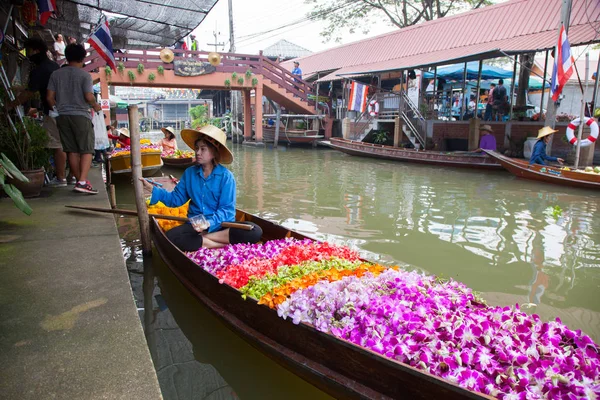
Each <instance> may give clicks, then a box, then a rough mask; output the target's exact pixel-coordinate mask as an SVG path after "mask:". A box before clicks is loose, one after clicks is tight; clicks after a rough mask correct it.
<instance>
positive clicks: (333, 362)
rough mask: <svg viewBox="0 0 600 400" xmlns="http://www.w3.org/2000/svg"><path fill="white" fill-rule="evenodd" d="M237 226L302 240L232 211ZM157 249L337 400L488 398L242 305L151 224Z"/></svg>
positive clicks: (244, 332)
mask: <svg viewBox="0 0 600 400" xmlns="http://www.w3.org/2000/svg"><path fill="white" fill-rule="evenodd" d="M236 220H237V221H252V222H254V223H256V224H258V225H259V226H260V227H261V228H262V230H263V238H262V240H263V241H266V240H272V239H281V238H284V237H294V238H297V239H304V238H306V236H304V235H302V234H300V233H298V232H294V231H291V230H289V229H286V228H284V227H282V226H280V225H276V224H274V223H272V222H269V221H266V220H264V219H261V218H258V217H256V216H254V215H251V214H248V213H245V212H243V211H241V210H237V215H236ZM152 235H153V239H154V243H155V245H156V248H157V250H158V252H159V254H160V256H161V257H162V259H163V260H164V261H165V263H166V264H167V265H168V267H169V268H170V269H171V271H172V272H173V273H174V274H175V276H177V278H178V279H179V280H180V281H181V282H182V283H183V285H184V286H186V288H187V289H188V290H189V291H190V292H191V293H192V294H193V295H194V296H195V297H196V298H197V299H198V300H199V301H200V302H201V303H203V304H204V305H205V306H206V307H207V308H208V309H209V310H211V311H212V312H213V313H214V314H215V315H216V316H217V317H218V318H220V319H221V320H223V321H224V323H225V324H226V325H228V327H229V328H230V329H232V330H233V331H234V332H236V333H237V334H238V335H240V336H241V337H242V338H244V339H245V340H246V341H248V342H249V343H250V344H251V345H253V346H254V347H256V348H257V349H259V350H261V351H262V352H264V353H265V354H266V355H268V356H269V357H271V358H272V359H274V360H275V361H277V362H278V363H280V364H281V365H283V366H284V367H286V368H287V369H289V370H290V371H291V372H293V373H295V374H297V375H298V376H300V377H301V378H303V379H305V380H306V381H308V382H310V383H311V384H313V385H314V386H316V387H318V388H320V389H321V390H323V391H325V392H327V393H329V394H331V395H332V396H334V397H336V398H363V399H364V398H369V399H391V398H393V399H490V397H488V396H486V395H484V394H481V393H476V392H472V391H469V390H467V389H464V388H461V387H459V386H457V385H455V384H453V383H451V382H449V381H446V380H443V379H441V378H438V377H436V376H433V375H431V374H429V373H425V372H422V371H420V370H418V369H416V368H413V367H411V366H408V365H406V364H403V363H399V362H397V361H394V360H391V359H389V358H385V357H383V356H381V355H379V354H377V353H375V352H372V351H370V350H367V349H364V348H362V347H359V346H357V345H355V344H353V343H351V342H348V341H345V340H342V339H338V338H336V337H334V336H332V335H329V334H326V333H324V332H320V331H318V330H316V329H315V328H313V327H312V326H310V325H308V324H299V325H294V324H293V323H292V322H291V321H290V320H289V319H288V320H284V319H282V318H280V317H279V316H278V315H277V311H275V310H272V309H270V308H268V307H266V306H263V305H258V303H257V302H256V301H255V300H253V299H247V300H243V299H242V297H241V293H240V292H239V291H238V290H237V289H235V288H233V287H231V286H228V285H225V284H220V283H219V280H218V278H216V277H215V276H213V275H211V274H210V273H208V272H206V271H205V270H203V269H202V268H200V267H199V266H198V265H196V264H195V263H194V262H193V261H191V260H190V259H189V258H187V257H186V255H185V254H184V253H183V252H181V251H180V250H179V249H178V248H176V247H175V246H174V245H173V244H172V243H171V242H170V241H169V240H168V239H167V237H166V236H165V234H164V232H163V231H162V230H161V229H160V227H159V226H158V224H157V222H156V220H153V221H152Z"/></svg>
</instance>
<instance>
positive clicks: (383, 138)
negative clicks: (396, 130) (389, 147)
mask: <svg viewBox="0 0 600 400" xmlns="http://www.w3.org/2000/svg"><path fill="white" fill-rule="evenodd" d="M387 139H388V137H387V132H385V131H375V132H373V143H377V144H383V143H385V142H387Z"/></svg>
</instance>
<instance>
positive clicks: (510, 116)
mask: <svg viewBox="0 0 600 400" xmlns="http://www.w3.org/2000/svg"><path fill="white" fill-rule="evenodd" d="M516 80H517V56H515V62H514V65H513V74H512V82H511V85H510V113H509V114H508V120H509V121H512V119H513V107H514V105H515V86H517V82H516ZM519 83H521V82H519Z"/></svg>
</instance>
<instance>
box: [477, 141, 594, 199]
mask: <svg viewBox="0 0 600 400" xmlns="http://www.w3.org/2000/svg"><path fill="white" fill-rule="evenodd" d="M485 152H486V153H487V154H488V155H489V156H490V157H493V158H495V159H496V160H498V162H499V163H500V164H501V165H502V167H504V168H505V169H506V170H508V171H509V172H510V173H512V174H513V175H515V176H517V177H519V178H524V179H531V180H534V181H540V182H548V183H555V184H559V185H563V186H573V187H579V188H585V189H600V174H591V173H585V172H576V171H573V170H570V171H568V170H564V169H562V168H556V167H552V166H548V165H539V164H533V165H529V161H527V160H520V159H517V158H510V157H506V156H504V155H502V154H500V153H496V152H494V151H488V150H485Z"/></svg>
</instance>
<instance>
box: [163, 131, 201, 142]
mask: <svg viewBox="0 0 600 400" xmlns="http://www.w3.org/2000/svg"><path fill="white" fill-rule="evenodd" d="M167 132H168V133H169V140H173V139H175V134H174V133H173V132H171V131H167ZM198 140H200V139H198ZM198 140H196V142H197V141H198Z"/></svg>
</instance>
